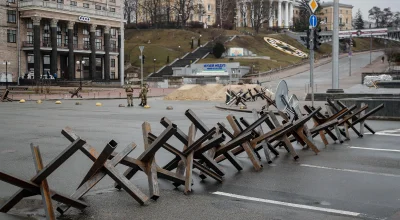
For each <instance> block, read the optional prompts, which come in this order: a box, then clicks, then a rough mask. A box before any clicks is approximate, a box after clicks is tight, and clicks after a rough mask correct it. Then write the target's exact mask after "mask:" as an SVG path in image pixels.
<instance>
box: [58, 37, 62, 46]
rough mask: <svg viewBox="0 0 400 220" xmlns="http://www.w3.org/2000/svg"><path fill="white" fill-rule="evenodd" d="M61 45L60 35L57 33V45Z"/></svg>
mask: <svg viewBox="0 0 400 220" xmlns="http://www.w3.org/2000/svg"><path fill="white" fill-rule="evenodd" d="M61 45H62V36H61V35H57V46H58V47H61Z"/></svg>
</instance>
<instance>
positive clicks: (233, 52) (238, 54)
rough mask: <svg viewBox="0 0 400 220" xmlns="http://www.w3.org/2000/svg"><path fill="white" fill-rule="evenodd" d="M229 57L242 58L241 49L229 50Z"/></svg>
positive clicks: (233, 48)
mask: <svg viewBox="0 0 400 220" xmlns="http://www.w3.org/2000/svg"><path fill="white" fill-rule="evenodd" d="M229 56H231V57H241V56H243V48H240V47H232V48H229Z"/></svg>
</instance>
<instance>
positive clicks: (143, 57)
mask: <svg viewBox="0 0 400 220" xmlns="http://www.w3.org/2000/svg"><path fill="white" fill-rule="evenodd" d="M145 58H146V57H145V56H144V55H142V63H143V64H144V59H145Z"/></svg>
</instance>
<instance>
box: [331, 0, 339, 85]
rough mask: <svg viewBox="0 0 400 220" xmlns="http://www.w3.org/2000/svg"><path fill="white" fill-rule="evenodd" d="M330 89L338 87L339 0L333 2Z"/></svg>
mask: <svg viewBox="0 0 400 220" xmlns="http://www.w3.org/2000/svg"><path fill="white" fill-rule="evenodd" d="M332 38H333V39H332V40H333V44H332V89H333V90H337V89H339V0H334V4H333V36H332Z"/></svg>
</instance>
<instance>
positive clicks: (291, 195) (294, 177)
mask: <svg viewBox="0 0 400 220" xmlns="http://www.w3.org/2000/svg"><path fill="white" fill-rule="evenodd" d="M95 102H96V101H93V100H88V101H82V103H83V105H75V102H74V101H63V103H62V104H61V105H56V104H54V102H44V103H43V104H40V105H39V104H36V103H35V102H27V103H24V104H20V103H16V102H13V103H0V113H1V116H0V123H1V127H0V140H1V144H0V170H1V171H4V172H7V173H10V174H14V175H16V176H18V177H21V178H24V179H30V178H31V177H32V176H33V175H34V173H35V171H34V170H35V169H34V164H33V159H32V156H31V150H30V147H29V144H30V143H31V142H33V143H35V144H37V145H39V147H40V150H41V153H42V156H43V160H44V164H47V163H49V162H50V161H51V160H52V159H53V158H55V157H56V156H57V155H58V154H59V153H60V152H61V151H62V150H63V149H64V148H65V147H66V146H68V144H69V141H67V139H66V138H64V137H63V136H62V135H61V129H62V128H64V127H66V126H69V127H71V128H72V129H73V130H74V131H75V132H76V133H77V134H78V135H80V136H81V137H82V138H83V139H85V140H86V141H87V142H88V143H89V144H91V145H92V146H93V147H94V148H96V149H97V151H101V150H102V148H103V147H104V146H105V144H106V143H107V142H108V141H110V140H111V139H114V140H115V141H117V142H118V143H119V144H118V146H117V149H116V151H117V152H119V151H121V150H122V149H123V148H124V147H125V146H126V145H128V144H129V143H131V142H132V141H133V142H135V143H136V144H137V145H138V147H137V148H136V149H135V150H134V151H133V152H132V153H131V154H130V156H132V157H135V158H136V157H138V156H139V155H140V154H141V153H142V152H143V150H144V149H143V141H142V136H141V133H142V131H141V125H142V123H143V122H144V121H148V122H149V123H150V124H151V126H152V130H153V132H154V133H156V134H160V133H161V132H162V131H163V127H162V126H161V125H160V123H159V120H160V119H161V117H163V116H167V117H168V118H169V119H170V120H171V121H172V122H174V123H176V124H177V125H178V127H180V128H181V129H182V130H183V131H187V130H188V127H189V125H190V124H189V120H188V119H187V118H186V117H185V116H184V111H185V110H186V109H189V108H190V109H192V110H193V111H194V112H195V113H196V114H197V115H198V116H199V117H200V118H201V119H202V120H203V121H204V123H205V124H206V125H208V126H209V127H211V126H214V125H215V124H216V122H224V123H225V124H228V123H227V121H226V119H225V117H226V116H227V115H228V114H229V112H226V111H218V110H216V109H215V108H214V105H215V104H217V103H213V102H198V101H187V102H181V101H168V102H167V101H163V100H161V99H151V100H149V104H150V105H151V108H150V109H142V108H138V107H134V108H118V107H117V106H118V104H120V103H124V102H125V101H124V100H109V101H102V103H103V106H102V107H96V106H95ZM137 104H138V103H137V100H136V103H135V105H137ZM168 105H172V106H173V107H174V110H171V111H168V110H166V109H165V108H166V106H168ZM232 114H234V115H235V116H238V117H239V116H244V117H245V118H247V119H248V120H249V121H252V117H251V115H248V114H241V113H237V112H235V113H232ZM368 123H369V125H370V126H372V127H373V128H374V129H375V130H376V131H380V132H378V133H377V134H375V135H371V134H367V135H365V137H364V138H357V137H356V135H355V134H354V133H352V138H351V140H350V141H346V142H345V143H344V144H338V143H337V144H335V143H333V142H332V141H331V140H330V145H328V146H327V147H324V146H323V144H322V143H321V141H319V139H316V144H317V146H318V147H319V149H320V150H321V152H320V154H318V155H315V154H314V153H313V152H312V151H310V150H301V148H300V147H299V146H297V145H296V146H295V147H296V149H297V151H298V154H299V156H300V159H299V160H298V161H294V160H293V159H292V158H291V157H290V156H289V154H288V153H287V152H285V151H284V149H279V151H280V153H281V154H280V156H279V157H277V158H275V159H274V160H273V163H272V164H271V165H268V164H267V163H266V160H265V158H264V155H262V162H263V165H264V168H263V169H262V170H261V171H259V172H255V171H254V169H253V168H252V165H251V163H250V161H249V160H248V158H247V157H246V155H245V154H241V155H238V159H239V160H240V161H241V162H242V164H243V166H244V170H243V171H241V172H237V171H236V169H234V168H233V166H232V165H230V164H229V163H227V162H224V163H222V165H221V166H222V167H223V169H224V170H225V172H226V175H225V176H224V182H223V183H222V184H219V183H217V182H215V181H214V180H212V179H211V178H207V179H206V180H205V181H200V178H199V177H198V175H197V174H195V175H194V177H193V179H194V185H193V187H194V188H193V193H192V194H191V195H184V194H183V188H182V186H180V187H178V188H177V189H175V187H174V186H173V185H172V184H171V183H170V182H168V181H165V180H160V188H161V196H160V198H159V199H158V200H157V201H152V202H150V204H149V205H147V206H140V205H139V204H138V203H137V202H136V201H135V200H134V199H132V198H131V197H130V196H129V195H128V194H127V193H125V192H124V191H116V190H115V189H114V188H113V181H112V180H111V179H110V178H108V177H106V178H104V179H103V180H102V181H101V182H100V183H99V184H98V185H97V186H96V187H95V188H94V189H92V190H91V192H90V193H89V194H88V195H87V196H85V197H84V200H85V201H86V202H87V203H88V204H89V205H90V207H88V208H86V209H85V210H83V211H79V210H75V209H70V211H68V212H67V213H66V215H65V216H63V217H59V219H71V220H83V219H85V220H86V219H162V220H166V219H171V220H172V219H305V220H313V219H315V220H320V219H324V220H331V219H332V220H334V219H335V220H339V219H345V220H347V219H400V184H399V182H400V147H399V145H398V140H399V136H400V130H398V129H400V122H388V121H385V122H384V121H368ZM169 143H170V144H172V145H174V146H177V147H178V148H180V149H181V148H182V147H183V146H182V144H179V142H178V141H177V140H176V139H175V138H173V139H171V140H170V141H169ZM172 158H173V156H172V155H171V154H169V153H168V152H166V151H164V150H161V151H159V152H158V153H157V156H156V161H157V164H159V165H160V166H162V165H164V164H166V163H167V162H168V161H169V160H171V159H172ZM91 165H92V162H91V161H89V159H87V158H86V156H84V155H83V154H82V153H80V152H77V153H76V154H75V155H73V156H72V157H71V158H70V159H69V160H68V161H67V162H66V163H65V164H63V165H62V166H61V167H60V168H59V169H58V170H57V171H56V172H55V173H53V174H52V175H51V176H50V177H49V179H48V181H49V185H50V187H51V188H52V189H55V190H57V191H59V192H62V193H65V194H68V195H69V194H72V193H73V192H74V190H75V189H76V187H77V185H78V184H79V182H80V181H81V180H82V178H83V177H84V176H85V174H86V172H87V171H88V170H89V168H90V166H91ZM117 168H118V169H119V170H120V172H123V171H124V170H125V169H126V167H124V166H122V165H119V166H118V167H117ZM196 173H197V170H196ZM132 182H133V183H134V184H135V185H137V186H138V187H139V188H140V189H142V191H143V192H144V193H146V194H148V186H147V179H146V176H145V175H144V174H143V173H139V175H137V176H135V177H134V178H133V179H132ZM17 190H18V188H17V187H14V186H11V185H10V184H7V183H4V182H0V198H1V199H0V204H2V203H4V201H5V200H6V199H7V198H8V197H10V196H11V195H13V194H14V193H15V192H16V191H17ZM40 204H41V197H39V196H35V197H31V198H27V199H24V201H23V202H21V203H20V204H19V205H18V207H17V208H16V209H13V210H12V211H11V213H15V214H21V215H32V216H33V217H36V218H38V219H42V218H43V213H44V212H43V209H41V207H40ZM54 204H56V203H54Z"/></svg>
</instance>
